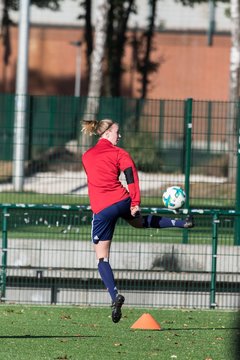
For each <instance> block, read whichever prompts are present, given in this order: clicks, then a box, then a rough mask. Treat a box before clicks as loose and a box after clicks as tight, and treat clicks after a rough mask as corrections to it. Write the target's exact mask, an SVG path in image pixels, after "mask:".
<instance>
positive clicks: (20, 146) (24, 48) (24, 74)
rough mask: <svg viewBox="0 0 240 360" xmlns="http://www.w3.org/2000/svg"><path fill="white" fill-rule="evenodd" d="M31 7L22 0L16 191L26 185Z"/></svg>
mask: <svg viewBox="0 0 240 360" xmlns="http://www.w3.org/2000/svg"><path fill="white" fill-rule="evenodd" d="M29 8H30V0H20V13H19V24H18V62H17V79H16V94H15V118H14V137H13V186H14V190H15V191H23V185H24V160H25V156H24V155H25V143H26V117H27V90H28V47H29V12H30V10H29Z"/></svg>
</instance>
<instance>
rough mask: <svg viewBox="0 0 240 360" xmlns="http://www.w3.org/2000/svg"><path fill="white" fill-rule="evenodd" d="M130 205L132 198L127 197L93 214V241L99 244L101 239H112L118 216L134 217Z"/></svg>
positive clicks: (124, 217)
mask: <svg viewBox="0 0 240 360" xmlns="http://www.w3.org/2000/svg"><path fill="white" fill-rule="evenodd" d="M130 207H131V199H130V198H127V199H125V200H122V201H119V202H117V203H115V204H113V205H111V206H108V207H107V208H106V209H103V210H102V211H100V212H99V213H97V214H93V219H92V242H93V243H94V244H97V243H98V242H99V240H103V241H104V240H112V238H113V233H114V229H115V225H116V222H117V220H118V218H123V219H125V220H128V219H131V218H132V215H131V211H130Z"/></svg>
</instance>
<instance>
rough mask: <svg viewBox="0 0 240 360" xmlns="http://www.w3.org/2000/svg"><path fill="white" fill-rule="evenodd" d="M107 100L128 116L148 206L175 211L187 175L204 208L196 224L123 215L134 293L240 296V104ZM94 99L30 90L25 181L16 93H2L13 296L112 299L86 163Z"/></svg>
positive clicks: (106, 110)
mask: <svg viewBox="0 0 240 360" xmlns="http://www.w3.org/2000/svg"><path fill="white" fill-rule="evenodd" d="M98 100H99V111H98V114H97V117H98V118H99V119H101V118H106V117H107V118H112V119H114V120H115V121H117V122H118V123H119V124H120V128H121V133H122V139H121V143H120V146H122V147H124V148H125V149H127V150H128V151H129V152H130V153H131V154H132V157H133V158H134V160H135V162H136V164H137V167H138V169H139V178H140V187H141V192H142V207H143V211H145V212H153V211H154V212H157V213H159V214H166V212H167V213H168V214H169V212H168V211H167V210H166V209H162V203H161V197H162V193H163V191H164V190H165V189H166V187H167V186H169V185H180V186H183V187H184V188H185V190H186V192H187V202H186V206H185V209H184V210H183V214H182V215H184V214H186V213H187V212H189V211H192V212H193V213H195V217H196V227H195V228H194V229H192V230H191V231H187V230H176V231H175V230H174V231H172V230H150V231H149V230H136V229H132V228H131V227H130V226H127V225H126V224H124V223H122V222H121V221H120V222H119V224H118V227H117V231H116V234H115V237H114V242H113V252H112V256H111V262H112V266H113V269H114V271H115V276H116V279H117V282H118V286H119V288H120V289H123V291H124V293H125V294H126V295H127V296H126V298H127V299H128V300H127V303H128V304H129V305H133V304H134V305H139V306H141V305H143V306H179V307H180V306H181V307H182V306H184V307H209V306H210V307H215V306H219V307H222V308H234V307H238V305H239V304H238V302H239V299H238V292H239V277H238V273H239V268H238V267H239V266H238V255H239V254H238V252H239V247H238V246H237V245H239V244H240V229H239V226H240V225H239V214H240V208H239V206H240V186H239V179H240V178H239V169H240V165H239V164H240V162H239V156H240V146H239V136H238V134H239V123H240V122H239V118H240V116H239V115H240V112H239V104H238V103H236V104H231V103H227V102H210V101H194V100H192V99H187V100H186V101H184V100H181V101H180V100H176V101H169V100H138V99H126V98H117V99H114V98H101V99H98ZM86 102H87V98H82V97H81V98H75V97H42V96H41V97H39V96H29V97H28V102H27V104H28V106H27V110H26V117H27V123H26V129H25V133H26V137H25V143H24V146H25V162H24V189H23V192H21V193H19V192H16V191H15V189H14V185H13V181H12V180H13V167H14V162H15V159H14V158H13V148H14V143H13V139H14V118H15V111H14V96H13V95H0V139H1V141H0V149H1V151H0V199H1V204H2V205H1V208H2V220H1V221H2V229H3V230H2V231H3V232H2V265H1V277H0V279H1V299H2V301H7V302H22V303H58V304H69V303H76V304H108V302H109V298H108V295H107V293H106V291H105V290H104V289H103V286H102V283H101V281H100V279H99V276H98V273H97V266H96V261H95V256H94V254H93V252H92V247H91V242H90V240H89V238H90V220H91V212H90V209H89V208H88V202H89V200H88V196H87V186H86V177H85V174H84V171H83V170H82V165H81V153H82V151H84V150H85V147H87V145H86V143H85V142H84V141H83V139H82V136H81V132H80V122H81V120H82V119H83V117H84V114H85V111H86ZM94 141H96V140H94ZM88 145H89V144H88ZM84 146H85V147H84ZM122 181H123V182H124V179H123V178H122ZM21 204H22V205H21ZM31 204H32V205H31ZM41 204H46V205H41ZM50 204H54V205H50ZM194 209H199V210H194ZM215 304H217V305H215Z"/></svg>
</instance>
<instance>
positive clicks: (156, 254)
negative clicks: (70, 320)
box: [0, 204, 240, 308]
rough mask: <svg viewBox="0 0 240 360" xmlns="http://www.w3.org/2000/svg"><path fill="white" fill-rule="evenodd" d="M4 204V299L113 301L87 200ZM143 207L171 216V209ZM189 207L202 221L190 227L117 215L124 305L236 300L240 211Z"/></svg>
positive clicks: (115, 252)
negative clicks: (151, 224) (132, 221)
mask: <svg viewBox="0 0 240 360" xmlns="http://www.w3.org/2000/svg"><path fill="white" fill-rule="evenodd" d="M1 208H2V219H1V221H2V267H1V277H0V278H1V300H2V301H6V302H11V303H12V302H17V303H37V304H65V305H66V304H94V305H95V304H101V305H106V304H109V298H108V294H107V293H106V290H104V287H103V285H102V282H101V280H100V278H99V275H98V271H97V266H96V260H95V255H94V254H93V250H92V245H91V242H90V241H89V234H90V222H91V213H90V209H89V208H88V207H86V206H57V205H23V204H22V205H2V206H1ZM142 211H143V213H158V214H164V216H168V215H169V211H168V210H166V209H152V208H143V209H142ZM192 213H193V214H194V215H195V217H196V220H197V222H198V226H197V227H196V228H194V229H191V230H190V231H189V230H187V229H182V230H179V229H178V230H177V229H174V230H173V229H171V230H168V229H162V230H161V229H144V230H143V229H138V230H136V229H134V228H131V227H130V226H129V225H126V224H124V222H121V221H120V222H119V224H118V227H117V231H116V235H115V240H114V243H113V245H112V254H111V259H110V260H111V262H112V265H113V267H114V269H115V271H114V273H115V278H116V281H117V285H118V287H119V289H121V292H123V293H124V294H125V295H126V299H127V301H126V304H127V305H135V306H136V305H137V306H148V307H150V306H167V307H168V306H174V307H196V308H204V307H211V308H215V307H219V308H237V307H238V305H239V303H238V302H239V290H240V289H239V287H240V286H239V285H240V275H239V262H238V256H239V255H240V248H239V247H235V246H234V245H233V244H234V236H233V235H234V234H233V233H234V230H233V218H234V217H235V216H238V215H240V214H239V213H236V212H233V211H227V210H226V211H223V210H214V209H212V210H207V209H205V210H194V209H193V210H192ZM171 216H172V214H171ZM181 216H184V211H183V212H182V214H181ZM186 233H187V243H186Z"/></svg>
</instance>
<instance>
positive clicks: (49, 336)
mask: <svg viewBox="0 0 240 360" xmlns="http://www.w3.org/2000/svg"><path fill="white" fill-rule="evenodd" d="M100 337H102V336H97V335H64V336H61V335H60V336H59V335H3V336H2V335H0V339H69V338H72V339H78V338H82V339H88V338H100Z"/></svg>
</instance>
